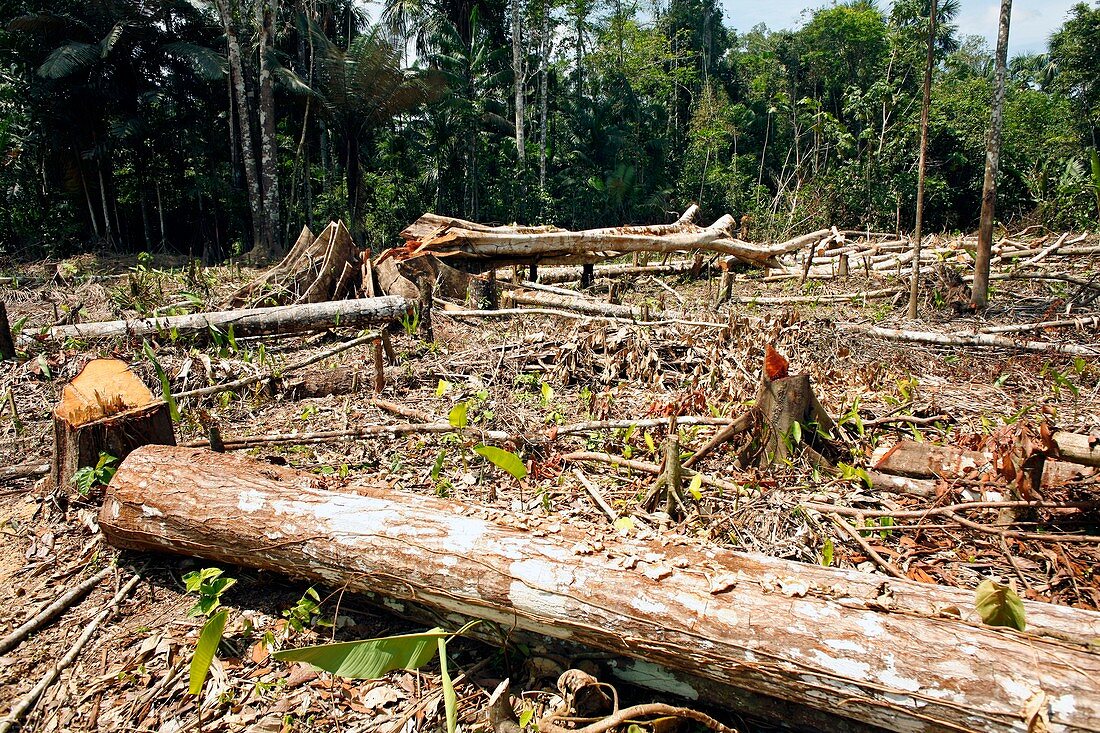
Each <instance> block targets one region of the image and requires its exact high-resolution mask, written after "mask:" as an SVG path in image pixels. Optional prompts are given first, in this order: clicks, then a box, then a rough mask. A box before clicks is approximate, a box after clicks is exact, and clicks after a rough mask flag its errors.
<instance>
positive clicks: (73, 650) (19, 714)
mask: <svg viewBox="0 0 1100 733" xmlns="http://www.w3.org/2000/svg"><path fill="white" fill-rule="evenodd" d="M140 581H141V576H140V575H136V574H135V575H134V577H132V578H130V580H129V581H128V582H127V583H126V584H125V585H123V586H122V588H120V589H119V591H118V593H116V594H115V597H114V598H112V599H111V601H110V603H108V604H107V607H106V608H104V609H103V610H102V611H100V612H99V613H98V614H97V615H96V617H95V618H93V619H92V620H91V621H90V622H88V625H87V626H85V627H84V632H83V633H82V634H81V635H80V636H79V637H78V638H77V640H76V641H75V642H74V643H73V645H72V647H70V648H69V651H68V652H67V653H66V654H65V656H63V657H62V658H61V659H59V660H57V661H56V662H54V664H53V665H52V666H50V668H49V670H47V672H46V674H45V676H43V677H42V679H41V680H40V681H39V682H38V684H37V685H35V686H34V687H33V688H32V689H31V691H30V692H28V693H27V694H26V695H24V696H23V697H21V698H20V699H19V700H18V701H16V703H15V704H14V705H12V708H11V712H9V713H8V716H7V717H6V718H4V719H3V720H0V733H8V731H10V730H11V729H12V728H13V727H14V726H16V725H18V724H19V723H20V721H22V720H23V718H25V717H26V716H27V713H29V712H30V711H31V710H33V709H34V706H35V703H37V702H38V699H39V698H40V697H42V693H43V692H45V691H46V690H47V689H49V687H50V685H52V684H53V683H54V682H56V681H57V678H58V677H59V676H60V675H61V673H62V672H63V671H65V670H66V669H68V667H69V665H71V664H72V663H73V662H74V661H76V658H77V657H78V656H80V652H82V651H83V650H84V647H85V646H87V644H88V642H89V641H90V640H91V638H92V637H93V636H94V635H95V632H96V631H98V630H99V626H100V624H102V623H103V622H104V621H105V620H106V619H107V617H108V616H110V615H111V614H112V613H114V611H115V609H116V608H118V605H119V604H120V603H122V599H123V598H125V597H126V596H127V595H129V593H130V591H131V590H133V589H134V586H135V585H137V584H138V582H140Z"/></svg>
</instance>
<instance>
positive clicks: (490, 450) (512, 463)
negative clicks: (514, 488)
mask: <svg viewBox="0 0 1100 733" xmlns="http://www.w3.org/2000/svg"><path fill="white" fill-rule="evenodd" d="M474 452H476V453H477V454H478V455H479V456H481V457H482V458H485V459H487V460H489V461H490V462H492V464H493V465H494V466H496V467H497V468H500V469H503V470H505V471H507V472H508V473H510V474H512V475H513V476H515V477H516V478H517V479H522V478H523V477H525V476H526V475H527V467H526V466H524V465H523V461H521V460H520V459H519V456H517V455H516V454H515V453H512V452H511V451H506V450H503V449H501V448H496V447H494V446H491V445H475V446H474Z"/></svg>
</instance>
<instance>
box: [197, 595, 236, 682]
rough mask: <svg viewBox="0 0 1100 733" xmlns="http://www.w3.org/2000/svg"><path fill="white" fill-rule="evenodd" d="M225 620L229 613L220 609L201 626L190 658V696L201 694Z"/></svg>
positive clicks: (219, 641)
mask: <svg viewBox="0 0 1100 733" xmlns="http://www.w3.org/2000/svg"><path fill="white" fill-rule="evenodd" d="M227 618H229V611H227V610H225V609H222V610H221V611H218V612H217V613H215V614H214V615H213V616H211V617H210V618H209V619H208V620H207V622H206V623H205V624H203V627H202V631H201V632H200V633H199V643H198V644H197V645H196V646H195V656H193V657H191V687H190V689H189V692H190V693H191V694H192V695H197V694H199V693H200V692H202V686H203V683H205V682H206V675H207V674H208V673H209V672H210V663H211V662H213V661H214V654H215V653H216V652H217V651H218V644H220V643H221V640H222V632H224V631H225V621H226V619H227Z"/></svg>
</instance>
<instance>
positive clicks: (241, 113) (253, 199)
mask: <svg viewBox="0 0 1100 733" xmlns="http://www.w3.org/2000/svg"><path fill="white" fill-rule="evenodd" d="M214 2H215V3H216V4H217V6H218V14H219V15H220V16H221V20H222V27H223V29H224V30H225V38H226V46H227V47H228V54H227V55H228V57H229V76H230V79H231V83H232V85H233V93H234V96H235V97H236V102H237V105H236V106H237V124H238V128H239V130H240V141H241V163H242V165H243V167H244V180H245V186H246V187H247V189H248V208H249V211H250V213H251V215H252V252H254V253H255V255H256V256H257V257H258V258H261V259H262V258H265V257H270V256H271V254H272V253H273V243H272V241H271V240H270V239H269V238H268V236H267V235H268V234H269V233H270V232H269V230H268V228H267V227H266V225H265V221H266V219H265V212H264V198H263V192H262V189H261V187H260V186H261V184H260V173H259V159H258V158H257V156H256V147H255V145H254V144H253V136H252V105H251V104H249V99H248V92H247V90H246V89H245V82H244V61H243V59H242V56H241V45H240V41H239V40H238V38H237V30H236V27H237V23H236V19H235V16H234V14H233V13H232V12H231V11H230V8H229V0H214Z"/></svg>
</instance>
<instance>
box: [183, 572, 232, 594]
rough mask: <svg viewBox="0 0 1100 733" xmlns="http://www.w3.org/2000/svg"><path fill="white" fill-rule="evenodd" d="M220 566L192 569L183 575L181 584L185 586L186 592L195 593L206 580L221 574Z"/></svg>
mask: <svg viewBox="0 0 1100 733" xmlns="http://www.w3.org/2000/svg"><path fill="white" fill-rule="evenodd" d="M222 572H223V571H222V569H221V568H203V569H202V570H192V571H191V572H190V573H187V574H185V575H184V576H183V584H184V585H185V586H186V587H187V592H188V593H197V592H198V590H199V588H200V587H202V584H203V583H205V582H206V581H208V580H213V579H214V578H217V577H218V576H220V575H221V574H222Z"/></svg>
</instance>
